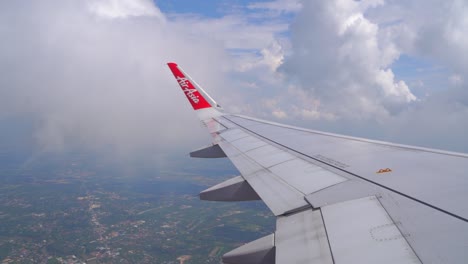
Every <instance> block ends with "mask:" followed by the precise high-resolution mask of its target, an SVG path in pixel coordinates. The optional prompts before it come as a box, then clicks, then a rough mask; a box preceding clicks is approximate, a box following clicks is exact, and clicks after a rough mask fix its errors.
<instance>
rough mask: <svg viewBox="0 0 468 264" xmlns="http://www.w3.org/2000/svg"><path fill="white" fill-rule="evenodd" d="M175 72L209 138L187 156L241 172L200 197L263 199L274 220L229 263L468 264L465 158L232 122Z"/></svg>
mask: <svg viewBox="0 0 468 264" xmlns="http://www.w3.org/2000/svg"><path fill="white" fill-rule="evenodd" d="M169 67H170V69H171V70H172V72H173V74H174V76H175V77H176V79H177V80H178V82H179V84H180V85H181V88H182V89H183V91H184V93H185V94H186V95H187V98H188V100H189V101H190V102H191V103H192V106H193V107H194V110H195V111H196V112H197V114H198V116H199V118H200V119H201V121H202V122H203V124H205V125H206V127H207V128H208V130H209V132H210V133H211V135H212V137H213V144H212V145H211V146H209V147H206V148H203V149H200V150H197V151H194V152H192V153H191V156H193V157H202V158H217V157H228V158H229V159H230V160H231V161H232V162H233V164H234V165H235V166H236V168H237V169H238V170H239V172H240V176H238V177H236V178H233V179H231V180H228V181H226V182H223V183H220V184H219V185H216V186H213V187H211V188H209V189H207V190H205V191H203V192H202V193H201V194H200V198H201V199H204V200H217V201H245V200H255V199H261V200H263V201H264V202H265V204H266V205H267V206H268V208H269V209H270V210H271V211H272V212H273V214H274V215H275V216H276V219H277V220H276V221H277V224H276V231H275V233H274V234H272V235H269V236H266V237H263V238H260V239H258V240H256V241H253V242H251V243H248V244H246V245H244V246H242V247H240V248H237V249H235V250H233V251H231V252H229V253H227V254H225V255H224V257H223V262H224V263H232V264H234V263H279V264H287V263H466V262H467V260H468V223H467V222H468V205H467V201H468V192H467V190H468V175H467V174H468V155H466V154H461V153H452V152H445V151H439V150H433V149H426V148H418V147H413V146H406V145H398V144H391V143H387V142H380V141H373V140H367V139H362V138H354V137H347V136H341V135H335V134H330V133H324V132H320V131H313V130H307V129H302V128H296V127H291V126H286V125H281V124H277V123H272V122H267V121H263V120H258V119H254V118H250V117H245V116H240V115H232V114H228V113H225V112H223V110H222V109H221V108H220V107H219V106H218V105H217V104H216V102H215V101H214V100H213V99H212V98H211V97H209V96H208V95H207V94H206V92H204V91H203V89H201V87H199V86H198V85H197V84H196V83H195V82H193V81H192V80H191V79H190V77H189V76H188V75H186V74H185V73H184V72H183V71H182V70H181V69H180V67H178V66H177V64H175V63H169ZM181 80H182V81H181ZM197 101H198V103H197Z"/></svg>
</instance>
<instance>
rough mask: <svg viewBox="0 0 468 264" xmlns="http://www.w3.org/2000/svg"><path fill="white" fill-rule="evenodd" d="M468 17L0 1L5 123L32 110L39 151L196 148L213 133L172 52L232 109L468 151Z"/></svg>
mask: <svg viewBox="0 0 468 264" xmlns="http://www.w3.org/2000/svg"><path fill="white" fill-rule="evenodd" d="M422 4H424V6H425V7H427V8H419V7H420V6H421V5H422ZM434 17H435V18H437V19H433V18H434ZM467 17H468V4H466V3H465V2H464V1H461V0H460V1H457V0H454V1H436V0H433V1H430V2H427V1H411V3H409V2H407V1H386V2H384V1H378V0H367V1H366V0H363V1H352V0H331V1H303V2H301V1H295V0H294V1H293V0H277V1H271V2H261V3H256V2H252V3H249V4H246V5H245V6H243V7H240V8H238V9H236V10H234V11H232V12H226V13H225V14H223V15H222V16H219V17H206V16H204V15H203V14H177V13H171V14H165V13H164V12H162V11H161V10H160V9H159V8H158V7H157V5H155V4H154V3H153V2H151V1H150V0H138V1H128V0H87V1H60V2H57V1H52V0H44V1H40V2H37V1H28V0H20V1H13V2H11V1H9V2H2V3H0V25H1V26H0V38H1V39H2V41H1V42H0V72H1V78H0V127H1V120H6V119H8V118H9V119H11V118H17V117H27V119H28V120H32V123H33V124H34V125H33V128H34V129H33V131H32V132H31V133H32V136H33V137H34V139H35V140H36V142H37V143H38V145H39V146H41V149H44V150H48V149H63V148H67V147H68V146H70V145H74V146H76V145H79V146H82V147H85V148H88V149H92V150H103V149H105V150H111V151H112V152H116V153H131V152H132V151H142V150H145V149H154V150H157V151H160V152H166V151H173V150H174V149H188V148H191V147H195V146H196V145H197V144H203V143H202V142H207V141H208V136H207V135H205V131H204V130H203V128H201V127H199V126H198V125H197V121H196V118H195V116H194V114H193V113H191V109H190V107H189V105H188V104H187V102H185V98H184V97H183V96H182V94H181V92H180V91H178V90H177V86H176V83H175V81H174V80H172V77H171V74H170V73H169V71H168V70H167V69H166V66H165V63H166V62H168V61H176V62H178V63H179V64H180V65H182V66H183V67H184V69H185V70H186V71H187V72H189V73H190V74H191V75H192V77H194V78H195V79H196V80H197V81H198V82H199V83H200V84H202V86H204V87H205V88H206V89H207V90H208V91H209V92H210V93H211V94H212V95H213V97H215V98H216V99H217V101H218V102H219V103H221V104H222V105H223V106H224V107H225V108H226V109H227V110H229V111H234V112H242V113H244V114H249V115H256V116H259V117H262V118H267V119H276V120H282V121H284V122H287V123H295V124H298V125H302V126H306V127H313V128H317V129H327V130H332V131H334V132H342V133H351V134H353V135H358V136H370V137H374V138H380V139H387V140H393V141H397V142H403V143H410V144H411V143H412V144H419V145H425V146H433V147H440V148H448V149H452V150H460V151H468V142H467V140H466V135H465V131H466V130H467V129H468V121H467V120H468V92H467V91H468V87H467V80H468V64H467V62H468V58H467V56H468V55H467V54H468V53H467V52H466V47H468V38H467V36H468V20H467ZM407 64H409V65H410V67H406V66H405V65H407ZM413 65H417V66H414V67H413ZM405 67H406V68H405ZM447 131H449V133H450V136H447V133H448V132H447ZM447 138H449V139H447ZM204 140H205V141H204Z"/></svg>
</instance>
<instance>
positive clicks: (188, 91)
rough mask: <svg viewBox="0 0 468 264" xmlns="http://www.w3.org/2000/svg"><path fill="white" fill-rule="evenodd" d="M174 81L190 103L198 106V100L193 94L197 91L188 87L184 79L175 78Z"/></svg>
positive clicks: (187, 81)
mask: <svg viewBox="0 0 468 264" xmlns="http://www.w3.org/2000/svg"><path fill="white" fill-rule="evenodd" d="M176 79H177V82H178V83H179V85H180V87H181V88H182V91H184V93H185V95H186V96H187V97H188V98H190V100H192V102H194V103H196V104H198V102H200V99H198V96H197V95H196V94H195V93H196V92H197V90H196V89H195V88H193V89H192V88H190V87H189V80H188V79H187V78H185V77H176Z"/></svg>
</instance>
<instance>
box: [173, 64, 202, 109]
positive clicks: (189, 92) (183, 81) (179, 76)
mask: <svg viewBox="0 0 468 264" xmlns="http://www.w3.org/2000/svg"><path fill="white" fill-rule="evenodd" d="M167 66H169V69H171V71H172V74H174V77H175V78H176V80H177V82H178V83H179V85H180V88H182V91H183V92H184V93H185V96H187V99H188V100H189V102H190V103H191V104H192V107H193V109H194V110H198V109H203V108H208V107H211V105H210V103H209V102H208V101H207V100H206V99H205V98H204V97H203V96H202V95H201V94H200V92H199V91H198V90H197V88H195V86H194V85H193V84H192V82H191V81H190V79H189V78H187V77H186V76H185V75H184V73H183V72H182V71H181V70H180V69H179V67H178V66H177V64H176V63H174V62H169V63H168V64H167Z"/></svg>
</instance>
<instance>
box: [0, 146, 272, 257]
mask: <svg viewBox="0 0 468 264" xmlns="http://www.w3.org/2000/svg"><path fill="white" fill-rule="evenodd" d="M170 160H174V161H173V162H172V163H171V164H166V165H167V166H163V167H164V170H163V169H162V168H158V166H157V165H154V164H151V163H150V162H148V161H141V162H133V163H131V164H125V166H123V165H122V164H119V163H117V162H115V163H113V162H112V161H109V160H107V161H100V159H99V158H97V157H95V155H91V154H83V153H80V152H68V153H60V154H57V153H55V154H41V155H38V156H34V157H26V156H25V154H24V153H21V152H20V151H19V150H17V151H9V150H5V149H3V150H2V151H0V222H1V225H0V261H1V263H185V264H189V263H220V258H221V256H222V255H223V254H224V253H225V252H227V251H229V250H231V249H233V248H235V247H237V246H239V245H241V244H242V243H246V242H249V241H251V240H254V239H256V238H258V237H261V236H264V235H267V234H269V233H271V232H273V230H274V221H273V218H272V217H271V214H270V212H269V210H268V209H267V208H266V207H265V206H264V205H263V204H262V203H261V202H248V203H217V202H204V201H200V200H199V198H198V196H197V194H198V193H199V192H200V191H201V190H203V189H205V188H207V187H209V186H211V185H213V184H216V183H218V182H221V181H222V180H224V179H227V178H229V177H232V176H234V174H235V170H234V169H233V167H232V165H231V164H229V162H228V161H225V160H211V161H199V160H191V159H189V158H188V157H185V156H180V157H177V159H175V158H174V159H170ZM175 160H178V161H175ZM210 164H211V165H210Z"/></svg>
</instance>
